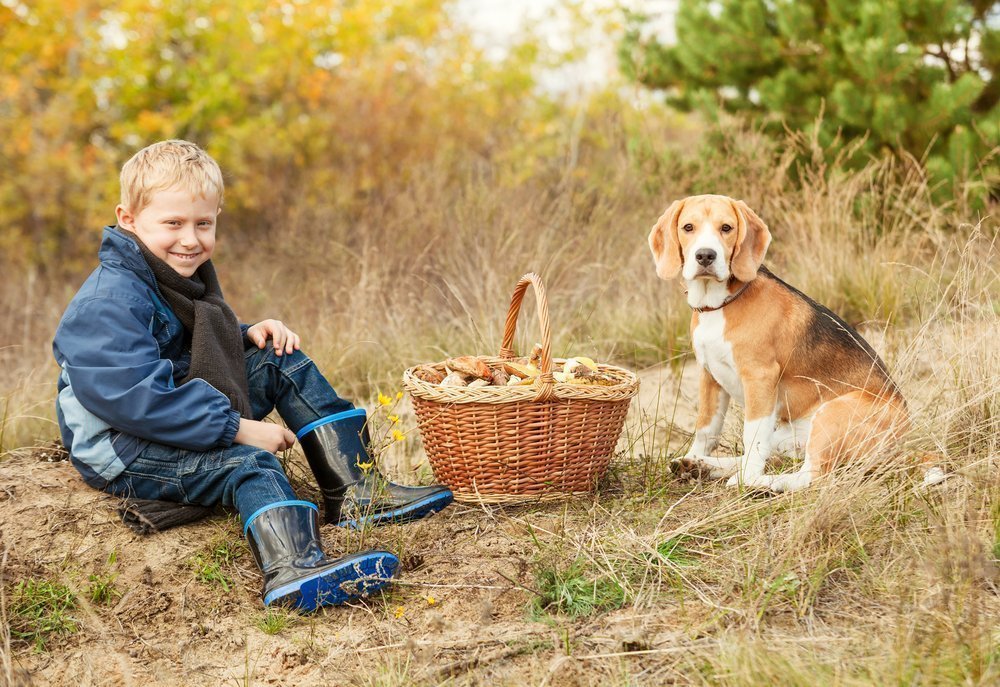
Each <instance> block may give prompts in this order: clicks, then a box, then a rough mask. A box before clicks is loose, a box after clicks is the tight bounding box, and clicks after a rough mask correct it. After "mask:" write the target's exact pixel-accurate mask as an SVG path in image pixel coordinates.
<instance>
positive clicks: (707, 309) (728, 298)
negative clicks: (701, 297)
mask: <svg viewBox="0 0 1000 687" xmlns="http://www.w3.org/2000/svg"><path fill="white" fill-rule="evenodd" d="M748 286H750V282H746V283H745V284H743V286H741V287H740V289H739V291H737V292H736V293H732V294H729V295H728V296H726V300H724V301H722V303H721V304H719V305H717V306H715V307H714V308H710V307H708V306H705V307H703V308H691V309H692V310H694V311H695V312H715V311H716V310H722V309H723V308H724V307H726V306H727V305H729V304H730V303H732V302H733V301H735V300H736V299H737V298H739V297H740V296H741V295H743V292H744V291H746V290H747V287H748Z"/></svg>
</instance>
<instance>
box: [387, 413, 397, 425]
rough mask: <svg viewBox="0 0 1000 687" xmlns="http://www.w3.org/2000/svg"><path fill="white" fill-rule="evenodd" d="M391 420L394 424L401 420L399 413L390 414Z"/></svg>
mask: <svg viewBox="0 0 1000 687" xmlns="http://www.w3.org/2000/svg"><path fill="white" fill-rule="evenodd" d="M389 422H391V423H392V424H396V423H397V422H399V415H390V416H389Z"/></svg>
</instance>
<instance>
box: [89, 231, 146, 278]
mask: <svg viewBox="0 0 1000 687" xmlns="http://www.w3.org/2000/svg"><path fill="white" fill-rule="evenodd" d="M97 257H98V259H99V260H100V261H101V264H102V265H108V266H116V267H121V268H123V269H127V270H129V271H130V272H134V273H135V274H136V276H138V277H139V278H140V279H142V281H144V282H145V283H146V284H148V285H149V286H151V287H152V288H154V289H156V288H157V285H156V277H154V276H153V270H151V269H150V268H149V265H148V264H146V260H145V259H144V258H143V257H142V253H141V252H140V251H139V244H138V243H136V241H135V238H134V237H133V236H132V234H130V233H129V232H128V231H126V230H124V229H122V228H121V227H118V226H107V227H104V235H103V237H102V238H101V248H100V250H99V251H98V252H97Z"/></svg>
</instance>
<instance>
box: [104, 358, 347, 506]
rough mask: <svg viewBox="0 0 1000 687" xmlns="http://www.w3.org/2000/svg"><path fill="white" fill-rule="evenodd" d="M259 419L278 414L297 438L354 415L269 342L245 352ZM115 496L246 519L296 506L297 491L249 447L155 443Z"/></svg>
mask: <svg viewBox="0 0 1000 687" xmlns="http://www.w3.org/2000/svg"><path fill="white" fill-rule="evenodd" d="M246 371H247V382H248V386H249V387H250V404H251V407H252V408H253V418H254V419H255V420H261V419H263V418H264V417H266V416H267V414H268V413H270V412H271V411H272V410H275V409H277V411H278V414H279V415H281V418H282V419H283V420H284V421H285V423H286V424H287V425H288V428H289V429H291V430H292V431H293V432H297V431H298V430H299V429H300V428H302V427H304V426H305V425H307V424H309V423H310V422H315V421H316V420H318V419H320V418H323V417H326V416H327V415H333V414H334V413H340V412H343V411H345V410H351V409H352V408H353V407H354V404H352V403H351V402H350V401H345V400H344V399H342V398H340V397H339V396H337V392H336V391H334V390H333V387H332V386H330V383H329V382H327V381H326V378H325V377H323V375H322V374H321V373H320V371H319V369H317V367H316V365H315V363H313V361H312V360H310V359H309V358H308V357H307V356H306V355H305V354H304V353H302V352H301V351H295V352H294V353H291V354H282V355H281V356H276V355H275V354H274V349H273V348H272V347H271V343H270V342H268V345H267V347H266V348H264V349H263V350H261V349H257V348H251V349H248V350H247V352H246ZM105 491H106V492H108V493H110V494H115V495H116V496H127V497H133V498H140V499H160V500H163V501H176V502H179V503H186V504H196V505H200V506H214V505H216V504H218V503H221V504H223V505H224V506H230V507H235V508H237V509H238V510H239V512H240V518H241V519H242V520H243V521H244V522H246V520H247V518H248V517H250V516H251V515H253V514H254V513H256V512H257V511H258V510H260V509H261V508H263V507H264V506H268V505H270V504H272V503H277V502H279V501H292V500H295V492H293V491H292V487H291V485H290V484H289V483H288V477H287V476H286V475H285V472H284V470H282V469H281V463H280V462H279V460H278V458H277V456H275V455H274V454H273V453H270V452H268V451H265V450H263V449H260V448H257V447H255V446H246V445H244V444H233V445H232V446H230V447H228V448H219V449H213V450H211V451H187V450H185V449H180V448H177V447H175V446H167V445H165V444H157V443H150V444H149V446H148V447H146V448H145V449H144V450H143V451H142V452H141V453H140V454H139V456H138V457H137V458H136V459H135V461H133V462H132V464H131V465H129V466H128V467H127V468H126V469H125V471H124V472H123V473H122V474H121V475H119V476H118V477H116V478H115V479H114V480H112V482H111V483H110V484H109V485H108V486H107V487H106V488H105Z"/></svg>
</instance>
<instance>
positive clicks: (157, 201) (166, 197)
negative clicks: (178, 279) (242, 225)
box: [115, 188, 220, 277]
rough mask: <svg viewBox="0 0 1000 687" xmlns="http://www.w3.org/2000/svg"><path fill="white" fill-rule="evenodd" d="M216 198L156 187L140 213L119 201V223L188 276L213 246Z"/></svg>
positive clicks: (216, 214)
mask: <svg viewBox="0 0 1000 687" xmlns="http://www.w3.org/2000/svg"><path fill="white" fill-rule="evenodd" d="M219 210H220V208H219V199H218V198H217V197H216V196H215V195H214V194H213V195H211V196H208V197H206V196H192V195H191V193H190V192H189V191H185V190H182V189H176V188H171V189H167V190H164V191H157V192H156V193H154V194H153V197H152V199H151V201H150V203H149V205H147V206H146V207H145V208H143V209H142V210H141V211H140V212H139V213H137V214H132V212H131V211H130V210H129V209H128V208H126V207H124V206H123V205H119V206H118V207H117V208H115V214H116V215H117V216H118V226H120V227H122V228H123V229H127V230H128V231H131V232H133V233H134V234H136V236H138V237H139V238H140V239H142V242H143V243H144V244H146V247H147V248H149V250H150V251H151V252H152V253H153V255H155V256H156V257H158V258H159V259H160V260H163V261H164V262H165V263H167V264H168V265H170V267H172V268H173V270H174V271H175V272H177V273H178V274H179V275H181V276H182V277H190V276H191V275H193V274H194V273H195V271H197V269H198V268H199V267H201V266H202V265H203V264H204V263H205V262H206V261H207V260H208V259H209V258H211V257H212V251H213V250H214V249H215V219H216V217H217V216H218V214H219Z"/></svg>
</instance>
